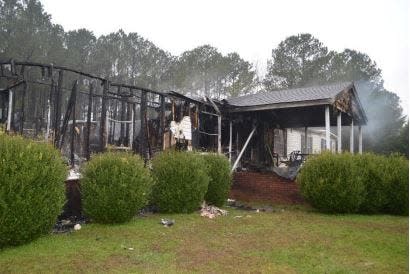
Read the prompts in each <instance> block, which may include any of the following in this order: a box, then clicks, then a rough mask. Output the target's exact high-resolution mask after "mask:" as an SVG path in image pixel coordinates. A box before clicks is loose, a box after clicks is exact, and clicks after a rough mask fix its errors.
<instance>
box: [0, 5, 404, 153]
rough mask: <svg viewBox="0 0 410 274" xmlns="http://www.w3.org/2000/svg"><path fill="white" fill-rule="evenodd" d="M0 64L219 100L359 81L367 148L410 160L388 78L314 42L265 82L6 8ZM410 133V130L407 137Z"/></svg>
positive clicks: (242, 63) (271, 68)
mask: <svg viewBox="0 0 410 274" xmlns="http://www.w3.org/2000/svg"><path fill="white" fill-rule="evenodd" d="M0 58H15V59H17V60H22V61H38V62H43V63H55V64H59V65H65V66H69V67H73V68H76V69H78V70H83V71H85V72H90V73H93V74H96V75H98V76H102V77H107V78H109V79H111V80H113V81H117V82H123V83H128V84H132V85H138V86H142V87H146V88H151V89H155V90H174V91H177V92H181V93H183V94H189V95H193V96H204V95H206V96H210V97H213V98H217V99H222V98H227V97H234V96H239V95H245V94H249V93H256V92H265V91H271V90H277V89H285V88H294V87H302V86H308V85H316V84H323V83H329V82H337V81H356V84H357V86H358V91H359V96H360V99H361V101H362V102H363V104H364V107H365V109H366V113H367V116H368V118H369V123H368V126H367V127H366V129H365V135H364V136H365V139H364V146H365V148H366V149H368V150H373V151H376V152H379V153H390V152H401V153H405V154H407V155H408V121H407V118H406V117H405V116H403V111H402V108H401V106H400V98H399V97H398V96H397V95H396V94H395V93H392V92H390V91H388V90H386V89H385V88H384V85H383V78H382V72H381V70H380V68H378V67H377V64H376V63H375V62H374V61H373V60H372V59H371V58H370V57H369V56H368V55H367V54H365V53H361V52H358V51H356V50H353V49H345V50H344V51H342V52H336V51H333V50H329V49H328V48H327V47H326V46H325V45H324V44H323V43H322V42H321V41H320V40H318V39H317V38H315V37H313V36H312V35H311V34H298V35H293V36H290V37H288V38H286V39H285V40H283V41H282V42H280V43H279V45H277V46H276V47H275V48H273V50H272V57H271V59H270V60H268V63H267V69H266V71H267V72H266V75H258V73H257V72H256V69H255V66H254V65H253V64H252V63H250V62H248V61H246V60H244V59H243V58H241V56H240V55H239V54H238V53H236V52H232V53H229V54H226V55H224V54H222V53H221V52H219V51H218V49H217V48H215V47H212V46H211V45H202V46H199V47H197V48H194V49H192V50H187V51H185V52H183V53H182V54H181V55H179V56H174V55H172V54H171V53H169V52H167V51H166V50H164V49H161V48H159V47H158V46H156V45H155V44H154V43H152V42H151V41H149V40H147V39H145V38H144V37H142V36H140V35H139V34H138V33H135V32H131V33H125V32H124V31H123V30H119V31H117V32H114V33H110V34H107V35H101V36H99V37H96V36H95V35H94V33H93V32H92V31H90V30H87V29H79V30H74V31H64V29H63V27H62V26H60V25H58V24H54V23H52V22H51V16H50V15H49V14H47V13H46V12H45V11H44V8H43V6H42V4H41V2H40V1H38V0H0ZM406 127H407V130H406Z"/></svg>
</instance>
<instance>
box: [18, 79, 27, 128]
mask: <svg viewBox="0 0 410 274" xmlns="http://www.w3.org/2000/svg"><path fill="white" fill-rule="evenodd" d="M27 90H28V84H27V82H24V86H23V97H22V99H21V116H20V135H23V129H24V107H25V102H26V94H27Z"/></svg>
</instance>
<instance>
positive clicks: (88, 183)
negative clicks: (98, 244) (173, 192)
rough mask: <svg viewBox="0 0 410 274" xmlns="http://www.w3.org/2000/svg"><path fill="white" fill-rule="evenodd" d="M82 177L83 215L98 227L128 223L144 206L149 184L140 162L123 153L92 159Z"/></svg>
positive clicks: (145, 170) (144, 169) (147, 173)
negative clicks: (96, 223) (102, 224)
mask: <svg viewBox="0 0 410 274" xmlns="http://www.w3.org/2000/svg"><path fill="white" fill-rule="evenodd" d="M82 175H83V178H82V181H81V192H82V199H83V210H84V213H85V215H87V216H88V217H90V218H92V219H93V220H94V221H96V222H99V223H122V222H126V221H129V220H130V219H131V218H132V217H133V216H134V215H135V214H136V213H137V211H138V210H139V209H141V208H142V207H144V206H145V205H146V204H147V202H148V197H149V195H150V192H151V189H152V184H153V180H152V178H151V176H150V173H149V170H148V169H146V168H145V167H144V161H143V160H142V159H141V158H140V157H139V156H137V155H132V154H130V153H124V152H121V153H118V152H117V153H115V152H107V153H103V154H98V155H94V156H93V157H92V159H91V160H90V161H89V162H88V163H86V164H85V166H84V167H83V170H82Z"/></svg>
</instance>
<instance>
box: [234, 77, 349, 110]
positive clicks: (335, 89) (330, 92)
mask: <svg viewBox="0 0 410 274" xmlns="http://www.w3.org/2000/svg"><path fill="white" fill-rule="evenodd" d="M351 85H352V82H341V83H335V84H329V85H323V86H315V87H306V88H295V89H286V90H276V91H268V92H261V93H257V94H251V95H245V96H241V97H234V98H228V99H226V101H227V102H228V104H229V105H232V106H237V107H245V106H260V105H270V104H279V103H290V102H301V101H314V100H321V99H332V98H334V97H335V96H336V95H337V94H338V93H340V92H341V91H343V90H344V89H345V88H348V87H349V86H351Z"/></svg>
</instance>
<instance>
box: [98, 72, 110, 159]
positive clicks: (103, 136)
mask: <svg viewBox="0 0 410 274" xmlns="http://www.w3.org/2000/svg"><path fill="white" fill-rule="evenodd" d="M103 85H104V87H103V96H102V100H101V121H100V152H103V151H104V150H105V146H106V143H107V95H108V91H109V89H110V82H109V81H108V80H107V79H106V80H104V83H103Z"/></svg>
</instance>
